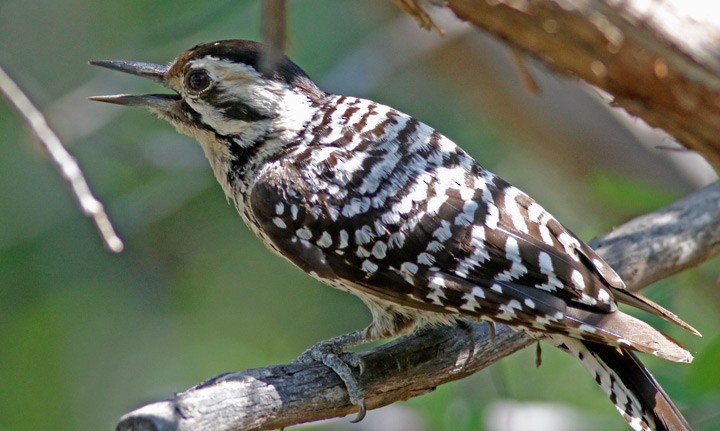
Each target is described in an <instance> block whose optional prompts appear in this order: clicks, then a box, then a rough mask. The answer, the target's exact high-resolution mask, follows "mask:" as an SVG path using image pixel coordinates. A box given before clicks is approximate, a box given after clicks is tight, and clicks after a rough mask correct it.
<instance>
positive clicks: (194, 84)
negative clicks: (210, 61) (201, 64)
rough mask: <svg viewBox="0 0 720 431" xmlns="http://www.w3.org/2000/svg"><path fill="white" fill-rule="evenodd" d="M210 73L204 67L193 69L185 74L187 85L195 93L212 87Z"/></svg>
mask: <svg viewBox="0 0 720 431" xmlns="http://www.w3.org/2000/svg"><path fill="white" fill-rule="evenodd" d="M211 83H212V80H211V79H210V75H208V73H207V72H206V71H204V70H202V69H200V70H193V71H191V72H190V73H188V74H187V75H186V76H185V87H187V89H188V90H190V91H192V92H193V93H200V92H201V91H204V90H207V89H208V87H210V84H211Z"/></svg>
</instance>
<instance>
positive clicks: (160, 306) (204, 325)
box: [0, 0, 720, 431]
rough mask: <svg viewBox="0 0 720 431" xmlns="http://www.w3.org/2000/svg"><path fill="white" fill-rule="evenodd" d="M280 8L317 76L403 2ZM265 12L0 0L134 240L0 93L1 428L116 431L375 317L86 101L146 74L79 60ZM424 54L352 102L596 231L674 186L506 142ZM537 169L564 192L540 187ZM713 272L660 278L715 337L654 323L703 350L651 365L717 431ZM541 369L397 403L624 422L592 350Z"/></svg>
mask: <svg viewBox="0 0 720 431" xmlns="http://www.w3.org/2000/svg"><path fill="white" fill-rule="evenodd" d="M289 6H290V7H289V18H290V22H289V34H290V41H289V51H290V53H291V54H292V56H293V58H294V59H295V61H296V62H297V63H299V64H300V65H301V66H302V67H303V68H304V69H306V70H307V71H308V73H310V75H311V76H316V77H320V78H321V77H322V76H324V75H325V74H326V73H327V72H328V71H329V70H331V69H332V68H333V67H334V66H335V65H336V64H337V63H338V62H339V61H340V60H341V59H342V58H344V56H346V55H348V53H349V52H351V51H353V50H354V49H356V48H358V47H360V46H362V44H363V43H364V42H365V41H366V39H367V38H368V37H370V36H371V35H373V34H374V33H375V32H376V31H377V30H379V29H381V28H383V27H384V26H386V25H388V23H391V22H393V20H396V19H398V17H399V15H400V14H399V12H398V11H397V10H395V8H394V7H393V6H392V4H391V2H389V1H373V2H349V1H342V2H340V1H336V0H312V1H311V0H307V1H304V2H290V5H289ZM259 10H260V8H259V2H258V1H244V2H233V1H217V2H205V3H197V2H180V1H170V0H162V1H160V0H156V1H151V2H148V1H140V0H132V1H123V2H92V1H89V0H69V1H64V2H55V1H50V0H44V1H43V0H32V1H29V2H28V1H21V0H0V41H1V44H0V63H1V64H2V65H3V66H4V67H6V68H7V69H8V70H9V71H10V72H11V73H12V74H13V76H14V77H15V78H16V79H17V80H18V82H19V83H20V84H21V85H22V86H23V87H24V88H25V89H26V90H27V91H28V93H29V94H30V95H31V97H32V98H33V99H34V100H35V101H36V102H37V103H38V104H39V105H40V106H41V107H42V108H43V109H44V110H45V111H46V112H47V113H48V115H49V118H50V121H51V122H52V123H53V125H54V126H55V127H56V128H57V129H58V130H59V132H60V133H61V135H62V136H63V137H64V138H65V139H66V142H67V144H68V145H70V146H71V151H73V153H74V154H75V155H76V156H77V158H78V159H79V161H80V163H81V165H82V166H83V168H84V170H85V172H86V174H87V176H88V178H89V180H90V182H91V186H92V187H93V189H94V191H95V192H96V194H97V195H98V196H99V197H100V198H101V200H103V202H104V203H105V204H106V206H107V208H108V210H109V213H110V216H111V218H112V220H113V221H114V223H115V225H116V227H117V228H118V230H119V232H120V234H121V235H122V236H123V238H124V240H125V243H126V250H125V251H124V252H123V253H122V254H120V255H111V254H109V253H107V252H105V251H104V250H103V249H102V246H101V244H100V241H99V240H98V238H97V235H96V233H95V231H94V229H93V227H92V225H91V223H90V222H89V221H88V220H86V219H85V218H84V217H82V216H81V215H80V213H79V211H78V209H77V208H76V205H75V203H74V202H73V200H72V198H71V197H70V195H69V193H68V191H67V189H66V187H65V185H64V184H63V182H62V181H61V180H60V178H59V175H58V174H57V173H56V172H55V171H54V170H53V168H52V167H51V166H50V164H49V162H48V160H47V159H46V158H45V156H44V155H43V154H42V152H41V151H39V150H38V147H37V145H35V144H34V143H33V141H32V139H31V138H30V137H29V134H28V133H27V131H26V130H25V128H24V127H23V126H22V125H21V122H20V121H19V119H18V117H17V115H15V113H14V112H12V111H10V110H9V108H8V107H7V105H6V104H5V103H0V137H2V143H3V144H2V145H0V220H2V223H0V399H1V400H2V402H0V430H3V431H25V430H27V431H37V430H45V429H54V430H56V431H63V430H73V431H77V430H81V431H83V430H103V429H105V430H109V429H112V428H113V427H114V424H115V423H116V421H117V418H119V416H120V415H121V414H123V413H125V412H126V411H128V410H129V409H131V408H132V407H133V406H136V405H137V404H139V403H142V402H145V401H150V400H154V399H159V398H164V397H167V396H169V395H170V394H171V393H172V392H174V391H178V390H182V389H184V388H186V387H189V386H191V385H193V384H195V383H197V382H199V381H201V380H203V379H205V378H208V377H211V376H214V375H216V374H219V373H221V372H225V371H232V370H242V369H246V368H251V367H259V366H263V365H267V364H272V363H281V362H287V361H290V360H292V359H293V358H294V357H295V356H297V355H298V354H299V353H300V352H301V351H302V350H303V349H305V348H306V347H308V346H310V345H311V344H313V343H314V342H316V341H319V340H321V339H325V338H328V337H330V336H333V335H338V334H340V333H343V332H347V331H350V330H353V329H357V328H361V327H363V326H364V325H366V324H367V323H368V322H369V313H368V312H367V311H366V310H365V308H364V306H363V305H362V304H361V303H360V302H359V301H357V300H356V299H354V298H353V297H351V296H349V295H347V294H343V293H341V292H337V291H335V290H333V289H330V288H327V287H325V286H321V285H319V284H318V283H316V282H315V281H313V280H312V279H310V278H309V277H307V276H305V275H304V274H302V273H301V272H300V271H299V270H297V269H295V268H293V267H291V266H290V265H288V264H287V263H286V262H285V261H283V260H282V259H279V258H277V257H275V256H273V255H271V253H270V252H269V251H267V250H265V249H264V248H263V247H262V246H261V245H260V243H259V241H257V240H256V239H255V238H254V237H252V235H251V234H250V233H249V232H248V230H247V229H246V228H245V227H244V225H243V224H242V222H241V221H240V219H239V217H238V216H237V214H235V210H234V209H233V208H232V207H231V206H230V205H228V204H227V203H226V201H225V198H224V196H223V195H222V192H221V190H220V188H219V187H218V186H217V185H216V184H215V181H214V179H213V178H212V175H211V173H210V170H209V169H208V167H207V166H206V165H207V164H206V162H205V161H204V159H203V156H202V153H201V152H200V150H199V148H197V146H196V145H195V144H194V143H193V142H191V141H190V140H188V139H187V138H185V137H182V136H180V135H178V134H176V133H175V132H174V130H172V129H171V128H170V127H169V126H168V125H166V124H164V123H162V122H160V121H158V120H156V119H153V118H152V117H150V116H149V115H148V114H147V113H145V112H141V111H135V110H129V109H122V108H118V107H112V106H98V105H95V104H91V102H88V101H87V100H86V99H85V98H86V97H87V96H90V95H93V94H102V93H113V92H125V91H127V92H131V91H144V90H147V89H151V88H152V84H149V83H145V82H140V81H141V80H133V79H131V78H127V77H119V76H117V74H113V73H109V72H107V71H102V70H96V69H93V68H91V67H89V66H87V65H86V62H87V60H89V59H105V58H112V59H115V58H117V59H131V60H145V61H155V62H166V61H169V60H171V59H172V58H173V57H174V56H175V55H176V54H178V53H180V52H181V51H182V50H184V49H186V48H188V47H190V46H192V45H194V44H196V43H198V42H201V41H210V40H216V39H223V38H252V39H258V38H259V14H260V13H259ZM417 31H418V32H421V31H422V30H420V29H417ZM428 64H432V59H429V60H425V62H424V63H422V64H409V65H407V66H406V67H404V68H403V69H402V70H401V71H399V72H398V73H397V74H395V75H393V76H392V77H390V78H389V79H388V80H387V82H383V83H381V84H379V85H378V86H377V87H376V88H373V89H372V90H371V92H370V93H369V94H362V95H361V96H365V97H370V98H374V99H378V100H380V101H383V102H385V103H388V104H391V105H395V106H398V107H399V108H401V109H403V110H406V111H408V112H410V113H412V114H413V115H415V116H417V117H419V118H421V119H423V120H424V121H426V122H428V123H430V124H432V125H434V126H435V127H437V128H439V129H440V130H441V131H443V132H444V133H445V134H447V135H448V136H450V137H452V138H453V139H455V140H456V141H458V142H459V143H461V145H463V146H464V147H465V148H466V149H468V151H470V152H471V153H472V154H473V155H474V156H476V157H477V158H478V159H479V160H482V161H483V162H484V164H485V165H486V166H487V167H489V168H491V169H493V170H498V169H497V168H501V169H500V170H499V171H498V173H500V174H501V175H503V176H505V177H507V178H508V179H511V180H513V181H515V182H516V183H518V185H519V186H521V187H522V188H524V189H526V190H528V191H529V192H530V193H531V194H534V195H536V196H539V200H540V201H542V202H545V201H550V202H553V203H554V204H553V206H552V208H551V209H552V211H553V212H555V213H556V214H558V215H559V217H560V218H561V219H563V220H571V224H572V227H573V228H575V230H577V231H578V232H580V233H582V234H584V236H585V237H586V238H589V237H591V236H593V235H596V234H599V233H601V232H602V231H603V230H606V229H608V228H609V227H610V226H612V225H613V224H616V223H619V222H622V220H624V219H625V218H627V216H629V215H634V214H639V213H642V212H644V211H649V210H652V209H653V208H656V207H658V206H660V205H662V204H666V203H669V202H672V200H673V199H675V198H676V197H677V196H678V192H677V191H675V190H664V189H659V188H656V187H654V186H651V185H647V184H646V183H643V182H638V181H637V180H633V179H629V178H622V177H616V176H613V175H610V174H605V173H603V174H601V173H599V172H602V171H601V170H598V171H597V172H594V173H593V172H591V173H589V174H590V175H585V176H575V177H572V178H565V177H562V176H560V175H559V174H557V172H555V169H554V168H553V165H552V160H547V159H545V158H543V157H538V150H537V148H535V149H533V148H518V146H507V145H503V140H505V139H506V138H505V135H504V131H503V130H502V129H501V128H499V127H497V126H495V125H493V124H492V123H491V122H489V121H488V120H487V119H486V118H485V117H484V116H483V115H482V113H481V112H479V110H477V109H476V104H477V100H473V99H470V98H469V97H468V96H467V95H466V94H465V91H464V89H463V88H462V87H461V86H459V85H457V83H456V82H455V80H454V79H453V77H452V72H453V68H454V67H458V66H454V65H445V67H428ZM369 67H372V65H370V66H369ZM320 81H321V83H322V80H320ZM155 90H157V89H154V90H151V91H155ZM443 100H444V101H450V102H441V101H443ZM550 159H551V158H550ZM508 160H512V161H513V163H512V164H509V163H504V162H507V161H508ZM518 160H519V161H524V162H523V163H515V161H518ZM510 165H512V167H510ZM537 172H543V177H544V178H546V179H547V181H552V184H554V185H560V186H558V187H552V188H550V189H548V188H547V187H543V183H542V182H534V181H532V180H528V177H531V176H532V175H534V173H537ZM553 172H555V173H553ZM546 174H547V175H546ZM553 175H555V176H553ZM563 184H566V185H567V184H573V187H576V186H577V184H584V186H583V187H585V189H584V190H587V191H588V195H587V196H586V197H585V198H584V199H585V200H586V201H596V202H600V204H599V206H598V207H601V208H603V210H602V211H595V210H583V209H581V208H580V207H582V205H581V203H582V202H584V201H580V202H578V201H576V200H574V199H567V195H568V193H572V191H573V190H575V189H573V188H563V187H564V186H562V185H563ZM558 203H561V204H558ZM629 207H630V208H631V209H628V208H629ZM573 221H574V222H573ZM717 277H718V260H717V259H715V260H714V261H713V262H710V263H708V264H706V265H704V266H703V267H702V268H701V269H700V270H696V271H692V272H689V273H687V274H683V275H680V276H677V277H674V278H673V279H671V280H666V281H663V282H662V283H660V284H659V286H658V287H655V288H651V289H649V290H648V292H649V294H650V296H653V297H655V298H657V300H658V301H659V302H661V303H662V304H663V305H666V306H668V307H670V308H671V309H673V310H675V311H677V312H678V313H679V314H680V315H682V316H685V317H687V318H688V320H689V321H690V322H691V323H692V324H693V325H696V326H697V327H698V328H699V329H700V330H701V331H702V332H703V333H704V334H705V338H703V339H693V338H691V337H690V336H689V335H687V334H681V333H680V331H678V330H676V329H675V328H670V327H667V326H666V325H664V324H663V323H662V322H660V323H658V324H659V325H660V326H662V327H663V328H665V329H667V330H668V331H669V332H670V333H671V334H672V335H674V336H676V337H677V338H679V339H681V340H683V341H686V342H687V344H688V345H689V346H690V347H691V350H692V351H693V352H696V353H697V356H698V360H697V362H696V363H695V364H694V365H692V366H683V365H677V364H670V363H665V362H663V361H658V360H653V359H654V358H645V357H643V359H647V362H648V364H649V365H650V367H651V369H652V370H653V372H654V373H655V375H656V376H657V377H658V378H659V380H660V381H661V382H663V384H664V386H665V387H666V388H667V390H668V391H669V392H670V393H671V394H672V396H673V398H674V399H675V400H677V402H678V403H679V404H680V405H681V406H683V407H684V408H685V411H686V412H687V414H688V417H689V418H690V420H691V422H695V423H696V424H697V429H706V430H710V429H718V428H720V416H718V412H717V409H715V410H714V411H713V409H712V406H715V407H717V405H718V404H720V388H719V387H720V367H718V366H717V363H718V360H719V359H720V338H718V329H719V328H720V316H718V309H720V306H719V303H720V298H719V297H718V294H717V292H718V290H717ZM656 294H657V295H659V297H658V296H656ZM533 364H534V352H532V351H529V350H528V351H525V352H520V353H518V354H516V355H514V356H512V357H510V358H508V359H506V360H504V361H502V362H501V363H499V364H496V365H495V366H494V367H492V368H491V369H490V370H488V371H485V372H482V373H479V374H478V375H477V376H473V377H471V378H468V379H465V380H464V381H461V382H457V383H454V384H450V385H445V386H443V387H441V388H438V390H437V391H436V392H435V393H433V394H430V395H426V396H424V397H420V398H418V399H414V400H411V401H409V402H408V403H406V404H405V405H406V406H410V407H411V408H412V409H413V410H414V411H415V412H416V414H417V415H418V416H419V417H421V418H422V420H423V421H424V422H425V423H426V424H427V427H426V428H427V429H438V430H471V429H472V430H477V429H482V426H483V425H482V423H483V412H484V408H485V407H486V406H487V405H489V404H490V403H492V402H493V401H496V400H497V399H499V398H508V399H515V400H520V401H530V400H536V401H548V400H554V401H557V402H564V403H568V404H569V405H572V406H574V407H575V408H577V409H580V410H581V411H583V412H584V413H586V414H587V415H588V417H592V418H596V419H597V421H598V423H600V424H603V425H602V427H603V428H598V429H624V423H623V421H622V420H621V419H620V418H619V416H618V415H617V414H616V412H615V411H614V409H613V407H612V405H611V404H610V403H609V402H607V400H605V398H604V396H603V395H602V394H601V393H600V391H599V390H597V388H595V385H594V383H593V381H592V379H591V378H589V377H588V376H586V375H585V372H584V371H583V370H582V369H581V367H580V366H579V364H572V361H571V360H570V359H569V358H565V357H564V356H563V355H562V354H561V353H559V352H555V351H552V349H546V352H545V360H544V363H543V366H542V368H541V369H540V370H535V368H534V365H533ZM568 388H572V390H571V391H568ZM320 426H321V425H318V427H320ZM606 426H607V428H606Z"/></svg>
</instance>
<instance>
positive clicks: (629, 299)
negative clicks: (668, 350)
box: [612, 288, 702, 337]
mask: <svg viewBox="0 0 720 431" xmlns="http://www.w3.org/2000/svg"><path fill="white" fill-rule="evenodd" d="M612 292H613V295H615V299H616V300H617V301H619V302H622V303H624V304H628V305H630V306H633V307H635V308H639V309H640V310H643V311H647V312H648V313H651V314H654V315H656V316H659V317H662V318H663V319H665V320H667V321H668V322H672V323H674V324H676V325H678V326H680V327H681V328H683V329H686V330H688V331H690V332H692V333H693V334H695V335H697V336H698V337H702V335H701V334H700V332H699V331H698V330H697V329H695V328H693V327H692V326H690V324H688V323H687V322H685V321H684V320H682V319H681V318H679V317H678V316H677V315H676V314H675V313H673V312H672V311H670V310H667V309H665V308H663V307H662V306H660V305H659V304H656V303H655V302H653V301H651V300H650V298H646V297H644V296H642V295H640V294H639V293H635V292H630V291H629V290H625V289H617V288H613V289H612Z"/></svg>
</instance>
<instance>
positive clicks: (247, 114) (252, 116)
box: [213, 101, 273, 123]
mask: <svg viewBox="0 0 720 431" xmlns="http://www.w3.org/2000/svg"><path fill="white" fill-rule="evenodd" d="M213 106H215V107H217V109H218V110H219V111H221V112H222V113H223V114H224V116H225V118H227V119H228V120H241V121H245V122H247V123H252V122H255V121H261V120H270V119H272V118H273V116H272V115H267V114H262V113H260V112H258V111H256V110H255V109H253V108H252V107H251V106H250V105H247V104H245V103H242V102H239V101H232V102H231V101H227V102H220V103H213Z"/></svg>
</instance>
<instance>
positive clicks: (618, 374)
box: [548, 335, 692, 431]
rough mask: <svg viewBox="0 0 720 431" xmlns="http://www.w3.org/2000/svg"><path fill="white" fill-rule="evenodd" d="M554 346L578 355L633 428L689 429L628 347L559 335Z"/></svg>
mask: <svg viewBox="0 0 720 431" xmlns="http://www.w3.org/2000/svg"><path fill="white" fill-rule="evenodd" d="M548 339H549V341H550V342H552V343H553V344H554V345H555V346H557V347H559V348H560V349H562V350H564V351H565V352H567V353H569V354H570V355H572V356H574V357H576V358H578V359H580V361H581V362H582V364H583V366H584V367H585V369H587V370H588V371H589V372H590V374H592V375H593V376H594V377H595V381H596V382H597V383H598V385H600V387H601V388H602V390H603V391H604V392H605V394H606V395H607V396H608V397H610V401H612V402H613V404H614V405H615V408H616V409H617V410H618V411H619V412H620V414H622V415H623V417H624V418H625V420H626V421H627V422H628V424H629V425H630V427H632V429H634V430H636V431H691V430H692V428H691V427H690V425H689V424H688V422H687V421H686V420H685V418H684V417H683V415H682V413H680V410H678V408H677V407H676V406H675V404H674V403H673V402H672V400H671V399H670V397H669V396H668V395H667V394H666V393H665V391H664V390H663V389H662V387H660V384H659V383H658V382H657V381H656V380H655V378H654V377H653V376H652V374H650V372H649V371H648V370H647V368H645V367H644V366H643V364H642V363H641V362H640V360H639V359H638V358H637V356H635V354H634V353H633V352H631V351H629V350H627V349H624V348H618V347H612V346H607V345H602V344H597V343H592V342H589V341H582V340H577V339H574V338H568V337H562V336H555V335H552V336H549V337H548Z"/></svg>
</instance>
